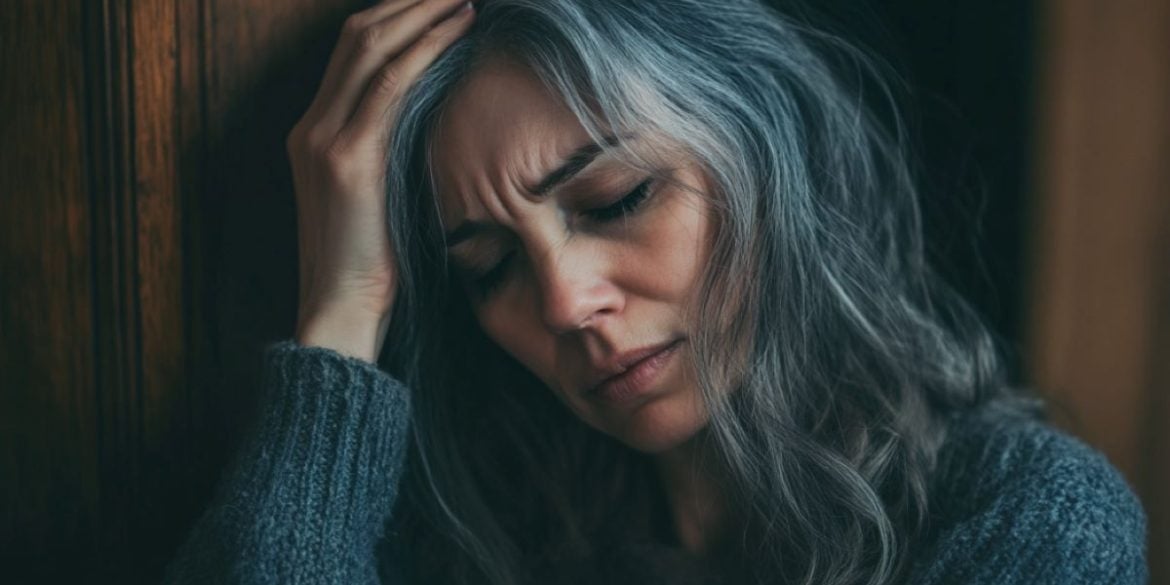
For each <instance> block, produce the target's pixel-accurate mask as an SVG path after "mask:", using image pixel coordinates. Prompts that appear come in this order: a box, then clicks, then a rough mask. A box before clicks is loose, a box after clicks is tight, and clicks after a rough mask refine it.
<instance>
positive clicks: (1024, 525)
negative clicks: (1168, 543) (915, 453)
mask: <svg viewBox="0 0 1170 585" xmlns="http://www.w3.org/2000/svg"><path fill="white" fill-rule="evenodd" d="M995 432H998V433H1000V434H999V435H998V436H997V437H996V438H995V439H992V440H991V441H990V442H988V443H987V447H986V448H984V449H982V452H981V453H980V454H979V455H978V456H976V457H974V458H973V459H972V460H971V461H968V463H969V465H968V466H967V468H966V470H965V471H966V473H961V474H960V475H961V476H963V477H964V480H963V481H964V482H965V483H966V485H965V486H964V487H963V488H962V489H961V490H960V491H961V493H962V494H963V495H962V496H961V500H962V501H958V502H951V503H950V505H951V507H958V508H962V509H965V510H966V512H964V513H963V514H961V518H962V519H961V520H960V521H958V522H956V523H954V524H953V525H951V526H949V527H947V528H946V529H945V530H943V531H942V533H941V534H940V536H939V538H938V540H937V541H936V542H935V546H933V547H932V550H931V551H930V554H928V555H926V556H925V558H924V561H925V562H923V563H921V564H920V566H919V569H920V571H919V578H917V579H914V580H913V583H916V584H927V583H929V584H944V583H964V584H988V585H990V584H993V583H994V584H1020V585H1024V584H1027V585H1049V584H1051V585H1057V584H1062V585H1082V584H1083V585H1089V584H1098V583H1102V584H1103V583H1110V584H1121V585H1131V584H1132V585H1140V584H1143V583H1145V582H1146V581H1147V580H1148V578H1149V576H1148V569H1147V565H1146V559H1145V538H1146V519H1145V515H1144V512H1143V511H1142V507H1141V504H1140V502H1139V501H1138V499H1137V497H1136V496H1135V495H1134V493H1133V491H1132V490H1131V489H1130V488H1129V485H1128V484H1127V483H1126V482H1125V480H1124V478H1122V476H1121V474H1120V473H1119V472H1118V471H1117V470H1116V469H1114V468H1113V467H1112V466H1111V465H1110V464H1109V462H1108V461H1107V460H1106V459H1105V457H1104V456H1103V455H1101V454H1100V453H1098V452H1097V451H1095V450H1094V449H1092V448H1091V447H1089V446H1088V445H1086V444H1084V443H1082V442H1080V441H1079V440H1077V439H1075V438H1073V437H1071V436H1069V435H1066V434H1064V433H1063V432H1062V431H1058V430H1056V429H1053V428H1051V427H1048V426H1047V425H1043V424H1040V423H1032V424H1029V425H1027V426H1025V427H1024V428H1023V429H1014V430H1007V429H998V430H996V431H995Z"/></svg>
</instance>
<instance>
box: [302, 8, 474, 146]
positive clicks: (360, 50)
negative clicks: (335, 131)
mask: <svg viewBox="0 0 1170 585" xmlns="http://www.w3.org/2000/svg"><path fill="white" fill-rule="evenodd" d="M464 3H465V0H394V1H390V2H383V3H381V4H378V5H377V6H374V7H372V8H370V9H367V10H365V11H362V12H359V13H356V14H354V15H353V16H351V17H350V18H349V19H347V20H346V23H345V26H344V28H343V30H342V35H341V39H340V40H339V41H338V47H337V49H336V51H335V56H334V57H333V58H331V60H330V64H329V67H328V70H327V73H326V80H327V81H324V82H322V91H321V92H320V93H321V95H320V100H321V102H320V106H321V107H320V108H319V110H320V112H319V115H320V120H321V122H322V124H324V125H325V126H328V127H331V128H340V127H341V126H342V125H344V124H345V122H346V121H347V120H349V119H350V117H351V116H352V114H353V112H354V109H355V108H357V106H358V104H359V103H360V102H361V100H362V96H363V94H364V92H365V89H366V87H367V86H368V85H370V83H371V80H372V78H373V77H374V76H375V75H376V74H377V73H378V71H379V69H381V68H383V67H384V66H385V65H386V63H387V61H389V60H393V59H394V58H395V57H396V56H397V55H398V54H399V53H401V52H402V51H404V50H406V49H407V48H408V47H410V45H411V44H412V43H414V42H416V41H417V40H418V39H419V38H421V37H422V36H423V35H424V34H427V30H428V29H430V28H431V27H432V26H437V24H436V23H441V22H443V21H444V19H447V18H448V17H449V16H450V15H451V12H452V11H453V10H456V9H458V8H459V7H460V6H461V5H463V4H464ZM334 60H336V62H334ZM331 73H332V75H330V74H331Z"/></svg>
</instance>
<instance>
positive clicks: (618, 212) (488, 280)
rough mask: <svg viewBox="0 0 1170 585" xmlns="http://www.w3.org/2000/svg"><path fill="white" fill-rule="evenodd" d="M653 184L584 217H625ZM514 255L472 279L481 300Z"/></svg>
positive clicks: (646, 183) (505, 271)
mask: <svg viewBox="0 0 1170 585" xmlns="http://www.w3.org/2000/svg"><path fill="white" fill-rule="evenodd" d="M653 184H654V180H653V179H646V180H645V181H643V182H642V183H641V184H639V185H638V186H637V187H634V189H633V190H631V191H630V192H629V193H627V194H626V195H625V196H624V197H622V198H621V199H619V200H618V201H617V202H616V203H613V204H612V205H607V206H605V207H601V208H598V209H592V210H589V211H586V212H585V215H586V216H587V217H589V218H590V219H593V220H596V221H600V222H609V221H614V220H616V219H619V218H622V217H625V216H627V215H629V214H631V213H633V212H634V211H636V210H637V209H638V207H639V206H640V205H641V204H642V203H643V202H645V201H646V199H647V198H649V196H650V188H651V187H652V186H653ZM515 255H516V251H515V250H511V251H509V252H508V253H507V254H505V255H504V257H503V258H501V259H500V261H499V262H497V263H496V264H495V265H494V266H492V267H491V268H489V269H488V270H487V271H485V272H483V273H480V274H478V275H475V276H473V277H472V279H471V282H472V284H473V285H474V287H475V290H476V292H477V293H478V294H479V296H480V297H481V298H482V297H486V296H488V295H490V294H491V293H492V292H494V291H495V290H496V289H497V288H499V286H500V285H501V284H502V283H503V281H504V279H505V278H506V277H507V275H508V269H509V264H510V263H511V262H512V260H513V259H514V257H515Z"/></svg>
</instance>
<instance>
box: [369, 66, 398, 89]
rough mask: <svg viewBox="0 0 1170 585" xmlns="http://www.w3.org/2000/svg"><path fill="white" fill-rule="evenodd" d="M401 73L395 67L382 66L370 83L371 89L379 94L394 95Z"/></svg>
mask: <svg viewBox="0 0 1170 585" xmlns="http://www.w3.org/2000/svg"><path fill="white" fill-rule="evenodd" d="M400 77H401V74H400V73H399V71H398V68H397V67H393V66H389V67H383V68H382V70H381V71H379V72H378V74H377V75H376V76H375V77H374V81H373V82H372V83H371V84H370V85H371V89H373V91H375V92H376V93H377V94H378V95H381V96H390V95H394V93H395V92H397V91H398V86H399V83H400V81H401V79H400Z"/></svg>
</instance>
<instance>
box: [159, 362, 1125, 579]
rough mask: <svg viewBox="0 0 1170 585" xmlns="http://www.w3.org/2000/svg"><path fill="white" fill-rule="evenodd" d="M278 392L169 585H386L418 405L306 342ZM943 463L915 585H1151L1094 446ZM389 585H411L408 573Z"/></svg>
mask: <svg viewBox="0 0 1170 585" xmlns="http://www.w3.org/2000/svg"><path fill="white" fill-rule="evenodd" d="M264 386H265V387H264V392H263V396H264V402H263V406H262V414H261V416H260V420H259V422H258V424H257V425H256V427H255V428H254V430H253V432H252V433H251V434H250V436H249V438H248V440H247V441H246V442H245V444H244V446H243V448H242V450H241V451H240V453H239V455H238V457H237V458H236V461H235V463H234V464H233V466H232V467H231V468H230V469H229V470H228V472H227V474H226V476H225V477H224V478H223V480H222V481H221V483H220V487H219V490H218V493H217V496H216V498H215V500H214V502H213V503H212V504H211V506H210V507H209V509H208V510H207V511H206V512H205V513H204V515H203V517H202V518H201V519H200V521H199V522H198V523H197V525H196V526H195V528H194V529H193V531H192V533H191V535H190V537H189V538H188V540H187V542H186V544H184V546H183V548H182V549H181V550H180V551H179V553H178V555H177V557H176V558H175V560H174V561H173V562H172V563H171V566H170V567H169V569H168V574H167V582H168V583H247V584H252V583H301V584H317V583H346V584H373V583H378V582H379V576H378V575H379V564H383V565H384V564H386V563H387V562H388V559H384V558H379V555H378V553H376V552H375V551H376V550H377V547H376V545H377V543H378V541H379V539H381V537H382V530H383V527H384V526H385V523H386V521H387V519H388V518H389V515H390V512H391V510H392V508H393V505H394V501H395V498H396V497H397V495H398V482H399V479H400V477H401V475H402V469H403V466H404V452H405V450H406V449H405V447H406V444H407V430H408V423H409V418H410V417H409V412H410V400H409V399H410V395H409V392H408V391H407V389H406V388H405V387H403V386H402V385H401V384H400V383H399V382H397V381H396V380H395V379H394V378H392V377H391V376H389V375H387V374H386V373H385V372H383V371H382V370H379V369H378V368H377V367H375V366H374V365H372V364H369V363H367V362H364V361H361V360H357V359H353V358H348V357H345V356H342V355H340V354H338V353H335V352H333V351H330V350H326V349H321V348H307V347H301V346H298V345H296V344H295V343H294V342H292V341H284V342H280V343H277V344H274V345H272V346H270V347H268V348H267V350H266V352H265V372H264ZM941 455H942V458H941V464H940V468H939V473H940V474H941V475H940V477H943V478H947V479H946V481H945V482H942V483H941V485H940V487H938V488H936V493H934V494H932V498H933V502H935V503H936V505H937V506H938V507H937V509H936V512H935V513H934V518H933V523H934V525H935V526H936V527H937V529H936V531H934V532H933V535H934V536H932V538H931V544H930V545H929V546H927V547H925V548H923V549H922V550H920V551H919V553H918V554H917V555H916V560H915V562H914V566H913V569H912V574H911V578H910V581H911V582H912V583H915V584H951V583H956V584H958V583H964V584H966V583H979V584H984V583H985V584H992V583H995V584H1003V583H1019V584H1028V585H1044V584H1081V583H1092V584H1101V583H1127V584H1128V583H1144V582H1146V580H1147V578H1148V577H1147V569H1146V563H1145V544H1144V543H1145V530H1146V525H1145V517H1144V515H1143V512H1142V509H1141V505H1140V504H1139V503H1138V500H1137V499H1136V498H1135V497H1134V495H1133V493H1132V492H1131V490H1130V489H1129V487H1128V486H1127V485H1126V483H1125V481H1124V480H1123V479H1122V477H1121V476H1120V475H1119V474H1118V473H1117V471H1116V470H1114V469H1113V468H1112V467H1111V466H1110V465H1109V463H1108V462H1107V461H1106V460H1105V458H1104V457H1102V456H1101V455H1100V454H1099V453H1097V452H1096V451H1094V450H1092V449H1091V448H1089V447H1088V446H1086V445H1084V444H1083V443H1081V442H1079V441H1077V440H1076V439H1073V438H1072V437H1070V436H1068V435H1066V434H1064V433H1062V432H1060V431H1058V430H1056V429H1054V428H1052V427H1049V426H1047V425H1044V424H1042V423H1039V422H1035V421H1029V420H1024V419H1015V420H1012V421H1011V422H1009V421H1008V420H1005V419H1003V418H1002V417H995V418H992V417H977V416H975V417H969V419H968V420H964V421H963V422H962V423H961V424H958V425H956V427H955V429H954V431H953V433H952V434H951V436H950V438H949V439H948V443H947V445H946V447H945V448H944V450H943V452H942V454H941ZM389 564H391V565H393V564H394V563H393V562H392V561H390V563H389ZM382 574H383V575H391V577H389V580H390V581H391V583H390V585H404V582H405V580H404V579H402V578H401V577H394V576H393V575H395V574H400V573H399V572H398V571H396V570H395V567H393V566H391V567H390V568H389V570H386V567H385V566H384V567H383V573H382Z"/></svg>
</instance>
